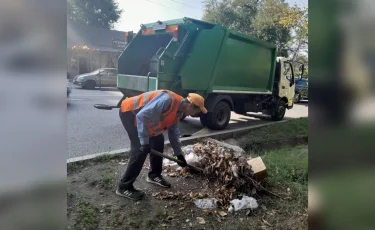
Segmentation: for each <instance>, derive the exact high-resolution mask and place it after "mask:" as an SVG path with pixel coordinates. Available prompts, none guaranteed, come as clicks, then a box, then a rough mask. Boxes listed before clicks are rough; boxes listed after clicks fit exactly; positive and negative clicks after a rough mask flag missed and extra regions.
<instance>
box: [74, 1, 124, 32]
mask: <svg viewBox="0 0 375 230" xmlns="http://www.w3.org/2000/svg"><path fill="white" fill-rule="evenodd" d="M67 7H68V20H70V21H72V22H74V23H81V24H86V25H88V26H92V27H97V28H105V29H112V28H113V25H114V24H115V23H116V22H117V21H118V20H119V19H120V15H121V13H122V10H120V9H119V7H118V4H117V3H116V2H115V1H114V0H68V6H67Z"/></svg>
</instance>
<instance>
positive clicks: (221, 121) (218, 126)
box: [207, 101, 230, 130]
mask: <svg viewBox="0 0 375 230" xmlns="http://www.w3.org/2000/svg"><path fill="white" fill-rule="evenodd" d="M229 120H230V107H229V105H228V103H226V102H224V101H220V102H219V103H217V105H216V106H215V108H214V110H213V112H209V113H207V126H208V127H209V128H210V129H213V130H223V129H225V127H227V125H228V123H229Z"/></svg>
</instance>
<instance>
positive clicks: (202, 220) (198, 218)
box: [197, 217, 206, 224]
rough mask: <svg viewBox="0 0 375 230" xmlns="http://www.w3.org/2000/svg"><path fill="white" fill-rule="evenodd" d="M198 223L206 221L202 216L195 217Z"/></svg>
mask: <svg viewBox="0 0 375 230" xmlns="http://www.w3.org/2000/svg"><path fill="white" fill-rule="evenodd" d="M197 221H198V224H205V223H206V221H205V220H204V219H203V218H202V217H197Z"/></svg>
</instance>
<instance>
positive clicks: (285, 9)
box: [203, 0, 307, 60]
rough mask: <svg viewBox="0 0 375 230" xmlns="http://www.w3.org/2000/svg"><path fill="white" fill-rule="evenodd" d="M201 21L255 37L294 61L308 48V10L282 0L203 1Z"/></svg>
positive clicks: (279, 54) (280, 54)
mask: <svg viewBox="0 0 375 230" xmlns="http://www.w3.org/2000/svg"><path fill="white" fill-rule="evenodd" d="M204 6H205V12H204V15H203V20H205V21H208V22H212V23H215V24H220V25H222V26H225V27H228V28H230V29H233V30H236V31H239V32H241V33H245V34H248V35H251V36H255V37H257V38H259V39H262V40H265V41H268V42H270V43H272V44H275V45H277V47H278V56H284V57H288V56H289V53H291V54H292V56H293V59H294V60H295V58H296V57H297V56H298V55H297V54H299V52H300V51H301V50H302V49H303V48H304V47H305V46H306V44H307V9H301V8H298V7H297V6H289V5H288V4H287V3H285V1H284V0H262V1H260V0H205V1H204Z"/></svg>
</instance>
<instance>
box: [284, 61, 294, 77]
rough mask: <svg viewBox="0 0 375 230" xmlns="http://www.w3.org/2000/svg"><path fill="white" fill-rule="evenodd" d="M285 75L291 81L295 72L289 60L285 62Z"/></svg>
mask: <svg viewBox="0 0 375 230" xmlns="http://www.w3.org/2000/svg"><path fill="white" fill-rule="evenodd" d="M284 76H285V78H286V79H288V80H289V81H290V80H292V76H293V72H292V69H291V65H290V63H288V62H284Z"/></svg>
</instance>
